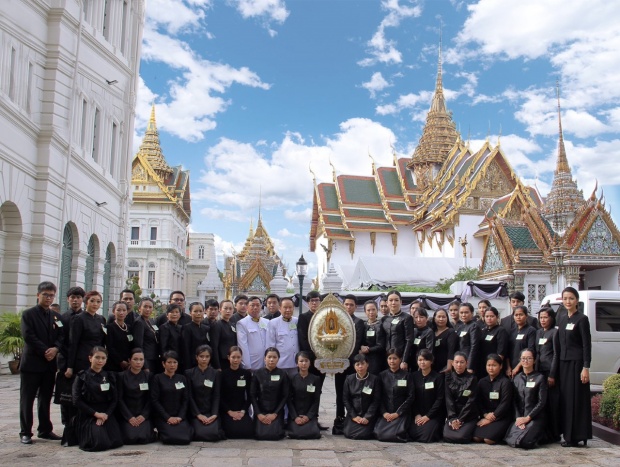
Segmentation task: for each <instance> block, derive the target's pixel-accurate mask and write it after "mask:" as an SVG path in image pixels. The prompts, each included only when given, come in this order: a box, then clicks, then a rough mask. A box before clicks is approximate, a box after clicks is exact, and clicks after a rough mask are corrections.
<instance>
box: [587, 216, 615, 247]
mask: <svg viewBox="0 0 620 467" xmlns="http://www.w3.org/2000/svg"><path fill="white" fill-rule="evenodd" d="M577 253H583V254H590V255H620V245H618V241H617V240H616V239H615V238H614V236H613V234H612V232H611V230H610V229H609V227H608V226H607V224H606V223H605V221H604V220H603V219H602V218H601V216H600V215H599V216H597V217H596V219H595V220H594V222H593V223H592V225H591V227H590V230H589V231H588V233H587V234H586V236H585V238H584V239H583V241H582V242H581V245H580V246H579V249H578V250H577Z"/></svg>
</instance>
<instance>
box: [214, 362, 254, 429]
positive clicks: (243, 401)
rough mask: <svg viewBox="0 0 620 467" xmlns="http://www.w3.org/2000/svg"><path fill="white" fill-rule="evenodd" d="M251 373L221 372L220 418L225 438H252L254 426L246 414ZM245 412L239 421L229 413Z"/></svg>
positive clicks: (239, 371) (246, 371)
mask: <svg viewBox="0 0 620 467" xmlns="http://www.w3.org/2000/svg"><path fill="white" fill-rule="evenodd" d="M251 383H252V373H251V372H250V370H246V369H243V368H239V369H238V370H232V369H231V368H226V369H224V370H222V389H221V391H220V415H221V416H220V418H221V421H222V428H223V429H224V433H225V434H226V437H227V438H242V439H249V438H254V424H253V422H252V419H251V418H250V415H249V413H248V411H249V409H250V405H251V402H252V401H251V396H250V385H251ZM240 410H243V411H245V414H244V415H243V417H242V418H241V420H233V418H232V417H231V416H230V415H228V412H229V411H233V412H238V411H240Z"/></svg>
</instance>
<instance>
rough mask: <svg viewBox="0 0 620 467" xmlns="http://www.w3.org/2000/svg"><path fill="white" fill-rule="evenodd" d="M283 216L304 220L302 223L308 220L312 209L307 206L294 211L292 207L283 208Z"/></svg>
mask: <svg viewBox="0 0 620 467" xmlns="http://www.w3.org/2000/svg"><path fill="white" fill-rule="evenodd" d="M284 218H285V219H288V220H291V221H297V222H304V223H306V222H310V219H311V218H312V209H310V208H307V209H304V210H302V211H295V210H293V209H285V210H284Z"/></svg>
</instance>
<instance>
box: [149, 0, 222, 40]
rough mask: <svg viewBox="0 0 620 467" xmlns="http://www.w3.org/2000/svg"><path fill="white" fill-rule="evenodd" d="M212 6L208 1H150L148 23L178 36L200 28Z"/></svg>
mask: <svg viewBox="0 0 620 467" xmlns="http://www.w3.org/2000/svg"><path fill="white" fill-rule="evenodd" d="M188 4H189V5H188ZM210 4H211V2H210V1H208V0H188V1H187V2H184V1H183V0H149V2H148V7H147V8H146V14H147V21H149V22H151V23H152V24H156V25H158V26H162V27H163V28H164V29H165V30H166V31H167V32H168V33H170V34H177V33H178V32H180V31H184V30H186V29H192V28H196V27H198V26H199V25H200V24H201V22H202V20H204V18H205V10H206V9H207V8H208V7H210ZM190 5H191V6H190ZM192 6H193V8H192Z"/></svg>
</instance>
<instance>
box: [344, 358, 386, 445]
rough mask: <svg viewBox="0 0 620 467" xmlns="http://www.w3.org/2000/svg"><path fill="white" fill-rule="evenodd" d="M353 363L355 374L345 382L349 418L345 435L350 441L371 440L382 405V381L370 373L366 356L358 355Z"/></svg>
mask: <svg viewBox="0 0 620 467" xmlns="http://www.w3.org/2000/svg"><path fill="white" fill-rule="evenodd" d="M353 361H354V362H355V363H354V366H355V373H354V374H352V375H349V376H347V379H346V380H345V382H344V391H343V398H344V406H345V408H346V409H347V416H346V418H345V420H344V429H343V432H344V433H343V434H344V436H345V437H347V438H349V439H371V438H372V434H373V429H374V426H375V421H376V419H377V413H378V412H379V406H380V404H381V381H380V379H379V377H378V376H376V375H372V374H370V373H369V372H368V360H367V359H366V355H364V354H357V355H356V356H355V358H354V359H353Z"/></svg>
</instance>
